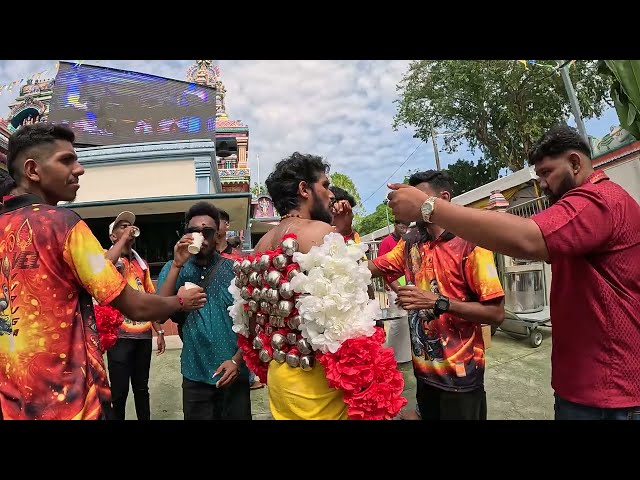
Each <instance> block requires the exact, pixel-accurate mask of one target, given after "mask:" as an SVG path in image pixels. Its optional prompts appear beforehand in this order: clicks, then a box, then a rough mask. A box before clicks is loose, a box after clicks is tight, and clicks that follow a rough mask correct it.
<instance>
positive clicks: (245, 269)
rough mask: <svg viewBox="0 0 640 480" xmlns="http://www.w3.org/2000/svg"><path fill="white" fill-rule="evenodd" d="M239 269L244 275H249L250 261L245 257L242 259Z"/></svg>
mask: <svg viewBox="0 0 640 480" xmlns="http://www.w3.org/2000/svg"><path fill="white" fill-rule="evenodd" d="M240 271H241V272H242V273H244V274H245V275H249V274H250V273H251V261H250V260H247V259H246V258H245V259H244V260H242V262H241V263H240Z"/></svg>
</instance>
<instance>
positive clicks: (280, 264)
mask: <svg viewBox="0 0 640 480" xmlns="http://www.w3.org/2000/svg"><path fill="white" fill-rule="evenodd" d="M288 263H289V258H288V257H287V256H286V255H284V254H282V253H281V254H280V255H276V256H275V257H273V267H274V268H275V269H277V270H284V267H286V266H287V264H288Z"/></svg>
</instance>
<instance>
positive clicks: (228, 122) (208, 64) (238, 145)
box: [187, 60, 250, 192]
mask: <svg viewBox="0 0 640 480" xmlns="http://www.w3.org/2000/svg"><path fill="white" fill-rule="evenodd" d="M187 80H188V81H190V82H194V83H198V84H200V85H207V86H209V87H215V89H216V161H217V166H218V175H219V176H220V182H221V183H222V191H223V192H249V190H250V170H249V157H248V154H249V127H247V126H246V125H244V124H243V123H242V122H241V121H240V120H232V119H230V118H229V117H228V116H227V111H226V106H225V97H226V94H227V90H226V88H225V86H224V84H223V83H222V80H221V79H220V69H219V68H218V67H217V66H216V65H214V63H213V60H196V63H195V64H194V65H192V66H191V67H189V70H188V71H187Z"/></svg>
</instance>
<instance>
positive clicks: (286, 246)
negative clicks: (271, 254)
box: [280, 238, 299, 257]
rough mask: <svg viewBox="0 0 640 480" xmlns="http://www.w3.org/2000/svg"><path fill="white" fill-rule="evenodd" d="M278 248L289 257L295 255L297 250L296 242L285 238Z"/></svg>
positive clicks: (293, 239)
mask: <svg viewBox="0 0 640 480" xmlns="http://www.w3.org/2000/svg"><path fill="white" fill-rule="evenodd" d="M280 246H281V247H282V250H283V251H284V253H285V255H288V256H289V257H291V256H292V255H293V254H294V253H296V252H297V251H298V248H299V245H298V241H297V240H296V239H295V238H285V239H284V240H283V241H282V243H281V244H280Z"/></svg>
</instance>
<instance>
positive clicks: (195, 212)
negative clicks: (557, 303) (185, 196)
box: [184, 202, 220, 228]
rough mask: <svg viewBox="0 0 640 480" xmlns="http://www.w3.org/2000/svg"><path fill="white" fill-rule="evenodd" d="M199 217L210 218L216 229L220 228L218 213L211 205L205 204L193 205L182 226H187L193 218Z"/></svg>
mask: <svg viewBox="0 0 640 480" xmlns="http://www.w3.org/2000/svg"><path fill="white" fill-rule="evenodd" d="M200 216H207V217H211V218H212V219H213V221H214V223H215V224H216V228H220V212H219V211H218V209H217V208H216V207H215V206H214V205H213V204H211V203H207V202H198V203H194V204H193V205H192V206H191V208H190V209H189V210H187V213H186V214H185V216H184V224H185V225H189V222H190V221H191V219H192V218H193V217H200Z"/></svg>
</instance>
